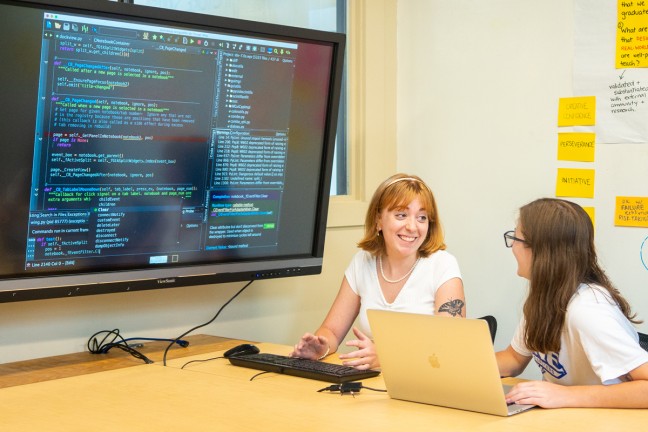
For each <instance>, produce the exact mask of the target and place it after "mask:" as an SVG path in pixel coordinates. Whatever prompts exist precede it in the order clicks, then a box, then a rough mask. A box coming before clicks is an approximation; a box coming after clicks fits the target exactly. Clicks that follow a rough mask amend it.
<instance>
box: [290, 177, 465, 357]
mask: <svg viewBox="0 0 648 432" xmlns="http://www.w3.org/2000/svg"><path fill="white" fill-rule="evenodd" d="M358 247H359V248H360V249H361V250H360V251H359V252H357V253H356V255H355V256H354V258H353V260H352V261H351V263H350V264H349V266H348V268H347V270H346V271H345V273H344V278H343V280H342V285H341V287H340V291H339V293H338V295H337V297H336V299H335V301H334V302H333V305H332V306H331V309H330V311H329V313H328V315H327V316H326V318H325V319H324V322H323V323H322V325H321V326H320V327H319V328H318V329H317V330H316V331H315V333H314V334H311V333H306V334H305V335H304V336H303V337H302V339H301V340H300V341H299V342H298V343H297V344H296V345H295V349H294V351H293V353H292V355H293V356H296V357H303V358H309V359H319V358H323V357H324V356H326V355H327V354H328V353H330V352H335V351H336V350H337V349H338V346H339V344H340V343H341V341H342V340H343V339H344V338H345V336H346V334H347V333H348V332H349V330H350V329H351V326H352V325H353V323H354V321H355V320H356V318H357V319H358V327H357V328H355V327H354V328H353V332H354V334H355V336H356V338H357V339H355V340H350V341H348V342H347V343H346V345H347V346H351V347H356V348H357V350H356V351H352V352H350V353H347V354H341V355H340V358H341V359H343V360H344V361H343V363H344V364H345V365H348V366H354V367H357V368H359V369H369V368H376V367H378V366H379V365H380V362H379V360H378V356H377V354H376V349H375V346H374V343H373V341H372V333H371V329H370V328H369V323H368V319H367V310H369V309H380V310H392V311H401V312H411V313H421V314H429V315H432V314H441V315H448V316H457V317H465V315H466V308H465V306H466V305H465V296H464V291H463V283H462V281H461V274H460V271H459V266H458V264H457V261H456V259H455V258H454V257H453V256H452V255H451V254H449V253H448V252H446V251H445V247H446V246H445V242H444V238H443V229H442V227H441V222H440V218H439V213H438V210H437V206H436V202H435V199H434V195H433V194H432V191H431V190H430V188H429V187H428V186H427V185H426V184H425V183H424V182H423V180H421V179H420V178H419V177H417V176H413V175H408V174H396V175H394V176H391V177H390V178H388V179H387V180H385V181H384V182H383V183H382V184H381V185H380V186H379V187H378V189H377V190H376V191H375V192H374V195H373V198H372V199H371V202H370V203H369V208H368V210H367V215H366V218H365V234H364V237H363V238H362V239H361V241H360V242H359V243H358Z"/></svg>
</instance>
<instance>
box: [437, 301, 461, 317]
mask: <svg viewBox="0 0 648 432" xmlns="http://www.w3.org/2000/svg"><path fill="white" fill-rule="evenodd" d="M464 304H465V303H464V302H463V300H459V299H456V300H450V301H449V302H445V303H443V304H442V305H441V307H440V308H439V312H448V313H449V314H450V315H452V316H457V315H461V311H462V310H463V307H464Z"/></svg>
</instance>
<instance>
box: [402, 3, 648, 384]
mask: <svg viewBox="0 0 648 432" xmlns="http://www.w3.org/2000/svg"><path fill="white" fill-rule="evenodd" d="M573 14H574V12H573V2H572V1H565V0H546V1H542V2H538V1H532V0H489V1H481V0H452V1H449V0H403V1H399V2H398V13H397V16H398V18H397V28H398V42H397V52H398V62H397V65H398V70H397V76H398V79H397V89H398V105H397V107H398V111H397V112H398V115H397V125H398V168H399V169H400V170H403V171H408V172H415V173H418V174H420V175H421V176H422V177H423V178H425V180H427V181H428V182H429V184H430V185H431V187H432V189H433V190H434V191H435V193H436V195H437V198H438V201H439V205H440V211H441V217H442V220H443V222H444V225H445V228H446V232H447V242H448V245H449V250H450V251H451V252H452V253H454V254H455V255H456V256H457V258H458V260H459V264H460V266H461V268H462V273H463V276H464V283H465V287H466V295H467V305H468V314H469V315H470V316H473V317H476V316H480V315H484V314H493V315H495V317H496V318H497V319H498V322H499V331H498V335H497V339H496V347H497V348H499V349H502V348H504V347H506V345H507V344H508V343H509V341H510V338H511V336H512V334H513V331H514V328H515V325H516V324H517V320H518V318H519V316H520V313H521V312H520V311H521V304H522V301H523V298H524V295H525V293H526V283H525V281H524V280H523V279H521V278H519V277H517V276H516V274H515V272H516V264H515V260H514V258H513V256H512V255H511V252H510V250H508V249H506V248H505V247H504V242H503V239H502V234H503V232H504V231H507V230H509V229H513V228H514V226H515V218H516V211H517V209H518V208H519V207H520V206H522V205H524V204H526V203H527V202H529V201H532V200H534V199H536V198H540V197H543V196H549V197H551V196H555V184H556V168H557V167H558V166H559V164H558V162H557V160H556V148H557V132H558V127H557V107H558V99H559V98H560V97H571V96H575V95H574V94H573V91H572V58H573V54H574V51H573V50H574V47H573V42H574V35H573V28H574V24H573V20H574V15H573ZM612 19H613V20H614V18H612ZM579 96H580V95H579ZM597 127H604V125H597ZM647 155H648V146H645V145H642V146H638V145H634V146H628V145H625V146H624V145H622V146H610V145H607V146H605V145H599V146H598V148H597V154H596V158H597V161H596V164H595V165H594V168H595V169H596V170H597V179H596V180H597V184H596V196H595V199H594V200H587V199H575V200H574V201H576V202H578V203H580V204H581V205H587V206H592V205H593V206H594V207H595V208H596V212H597V217H596V221H597V223H596V230H597V244H598V248H599V254H600V257H601V260H602V262H603V264H604V266H605V267H606V269H607V271H608V273H609V275H610V276H611V278H612V279H613V281H614V282H615V283H616V284H617V285H618V287H619V288H620V289H621V290H622V292H623V293H624V294H625V295H626V297H627V298H628V299H629V300H630V301H631V303H632V304H633V307H634V309H635V310H636V311H637V312H639V314H640V316H641V317H643V318H644V319H648V290H647V289H646V288H648V272H647V271H646V269H645V268H643V266H642V264H641V262H640V260H639V253H638V250H637V246H638V245H639V244H640V243H639V242H640V240H641V239H643V238H645V237H646V236H647V235H648V230H645V229H628V228H615V227H613V225H612V214H613V203H614V195H615V194H618V195H625V194H627V195H633V194H634V195H639V196H648V179H645V177H646V175H647V174H648V170H647V169H646V164H645V161H646V160H648V156H647ZM623 166H627V167H629V168H630V169H632V170H633V171H631V172H627V171H626V170H625V169H622V168H621V167H623ZM620 179H623V181H619V180H620ZM628 185H631V186H632V189H633V190H632V191H631V193H628V192H629V191H628V190H627V189H625V187H626V186H628ZM640 328H641V329H643V330H644V331H645V330H647V329H648V327H646V324H644V325H642V326H641V327H640ZM535 369H537V368H535V367H530V368H528V369H527V372H526V373H525V376H528V377H534V376H539V375H538V374H537V371H536V370H535Z"/></svg>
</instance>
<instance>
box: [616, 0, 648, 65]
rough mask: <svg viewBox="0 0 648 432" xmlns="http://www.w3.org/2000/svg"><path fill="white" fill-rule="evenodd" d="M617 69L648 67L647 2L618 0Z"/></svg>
mask: <svg viewBox="0 0 648 432" xmlns="http://www.w3.org/2000/svg"><path fill="white" fill-rule="evenodd" d="M616 39H617V40H616V67H617V69H622V68H641V67H648V5H646V0H618V3H617V31H616Z"/></svg>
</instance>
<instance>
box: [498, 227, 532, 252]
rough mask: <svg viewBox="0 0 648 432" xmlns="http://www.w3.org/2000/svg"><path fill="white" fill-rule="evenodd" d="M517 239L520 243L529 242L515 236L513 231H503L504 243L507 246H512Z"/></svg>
mask: <svg viewBox="0 0 648 432" xmlns="http://www.w3.org/2000/svg"><path fill="white" fill-rule="evenodd" d="M516 241H519V242H520V243H526V244H529V243H528V242H527V241H526V240H524V239H521V238H517V237H515V231H506V232H505V233H504V244H505V245H506V247H507V248H510V247H513V242H516Z"/></svg>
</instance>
